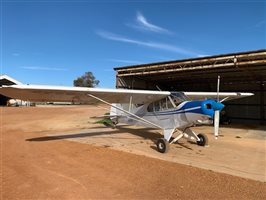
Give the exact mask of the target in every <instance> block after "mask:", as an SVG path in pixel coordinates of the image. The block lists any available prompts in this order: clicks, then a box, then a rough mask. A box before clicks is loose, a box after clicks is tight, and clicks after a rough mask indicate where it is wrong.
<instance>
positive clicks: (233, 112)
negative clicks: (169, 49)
mask: <svg viewBox="0 0 266 200" xmlns="http://www.w3.org/2000/svg"><path fill="white" fill-rule="evenodd" d="M114 70H115V71H116V87H117V88H127V89H152V90H154V89H155V90H156V89H157V86H158V87H159V88H160V89H162V90H168V91H207V92H215V91H216V90H217V89H216V88H217V86H216V85H217V77H218V75H219V76H220V77H221V84H220V91H221V92H226V91H227V92H252V93H254V94H255V95H254V96H251V97H248V98H243V99H238V100H232V101H228V102H225V104H226V113H227V115H228V117H229V118H230V119H231V121H232V122H233V123H249V124H262V125H263V124H264V125H265V124H266V118H265V116H266V108H265V107H266V104H265V102H266V95H265V91H266V90H265V83H266V49H262V50H256V51H248V52H239V53H230V54H222V55H215V56H208V57H199V58H192V59H184V60H174V61H166V62H157V63H148V64H141V65H134V66H124V67H116V68H114Z"/></svg>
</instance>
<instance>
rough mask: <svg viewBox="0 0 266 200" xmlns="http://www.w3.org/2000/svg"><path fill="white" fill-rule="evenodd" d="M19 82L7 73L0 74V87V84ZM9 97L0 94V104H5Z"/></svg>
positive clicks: (16, 83)
mask: <svg viewBox="0 0 266 200" xmlns="http://www.w3.org/2000/svg"><path fill="white" fill-rule="evenodd" d="M19 84H22V83H21V82H19V81H17V80H15V79H13V78H11V77H10V76H7V75H1V76H0V87H1V86H2V85H19ZM9 99H10V98H8V97H6V96H3V95H1V94H0V105H6V104H7V101H8V100H9Z"/></svg>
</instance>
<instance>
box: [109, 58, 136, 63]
mask: <svg viewBox="0 0 266 200" xmlns="http://www.w3.org/2000/svg"><path fill="white" fill-rule="evenodd" d="M109 61H112V62H119V63H127V64H140V63H141V62H139V61H135V60H121V59H109Z"/></svg>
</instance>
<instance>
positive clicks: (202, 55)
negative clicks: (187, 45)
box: [197, 54, 211, 58]
mask: <svg viewBox="0 0 266 200" xmlns="http://www.w3.org/2000/svg"><path fill="white" fill-rule="evenodd" d="M208 56H211V55H208V54H199V55H197V57H199V58H200V57H208Z"/></svg>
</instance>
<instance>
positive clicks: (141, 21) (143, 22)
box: [130, 12, 172, 34]
mask: <svg viewBox="0 0 266 200" xmlns="http://www.w3.org/2000/svg"><path fill="white" fill-rule="evenodd" d="M136 22H137V24H136V25H130V26H132V27H133V28H137V29H142V30H146V31H151V32H156V33H167V34H172V32H171V31H169V30H167V29H165V28H162V27H160V26H157V25H155V24H152V23H150V22H148V20H147V19H146V18H145V17H144V15H143V14H142V13H140V12H137V16H136Z"/></svg>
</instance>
